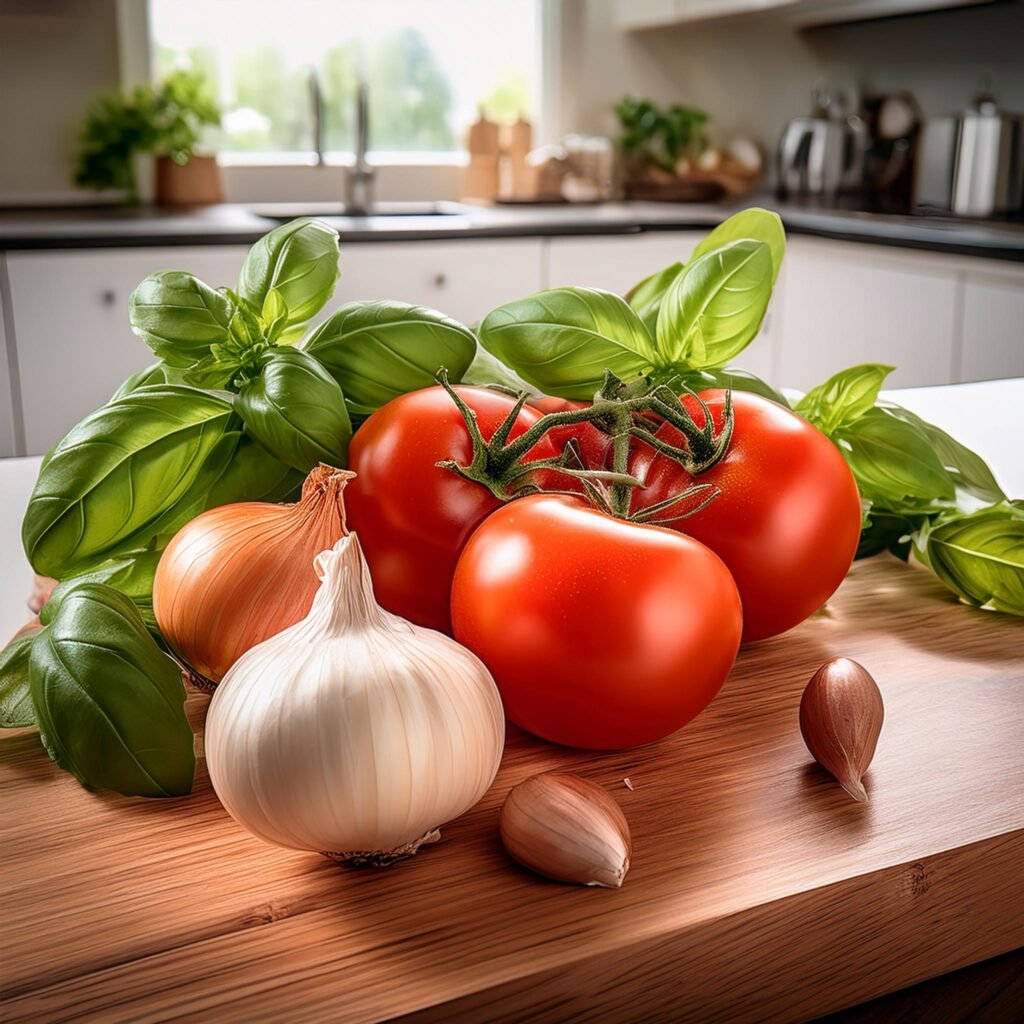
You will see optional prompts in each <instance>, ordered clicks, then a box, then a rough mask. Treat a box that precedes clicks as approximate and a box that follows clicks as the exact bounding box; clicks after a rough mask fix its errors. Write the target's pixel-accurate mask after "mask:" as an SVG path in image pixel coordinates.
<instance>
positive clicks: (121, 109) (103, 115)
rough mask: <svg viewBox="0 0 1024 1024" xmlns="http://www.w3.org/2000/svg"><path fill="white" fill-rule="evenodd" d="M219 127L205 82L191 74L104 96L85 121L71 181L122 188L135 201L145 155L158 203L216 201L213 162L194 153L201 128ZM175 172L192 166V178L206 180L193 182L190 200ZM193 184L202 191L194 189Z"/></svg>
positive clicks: (174, 75)
mask: <svg viewBox="0 0 1024 1024" xmlns="http://www.w3.org/2000/svg"><path fill="white" fill-rule="evenodd" d="M219 123H220V109H219V108H218V106H217V104H216V102H215V101H214V100H213V98H212V96H211V94H210V92H209V90H208V87H207V84H206V81H205V79H204V78H203V77H202V76H201V75H198V74H196V73H195V72H192V71H185V70H180V71H173V72H171V73H170V74H169V75H167V76H166V78H164V79H163V81H161V82H159V83H157V84H155V85H140V86H137V87H136V88H134V89H132V90H131V91H130V92H126V93H122V94H117V95H112V96H104V97H102V98H101V99H100V100H99V101H98V102H97V103H96V105H95V106H94V107H93V109H92V110H91V111H90V112H89V115H88V117H87V118H86V121H85V126H84V128H83V131H82V137H81V142H80V144H79V150H78V158H77V163H76V167H75V173H74V182H75V184H76V185H80V186H82V187H84V188H92V189H97V190H100V189H123V190H124V191H125V192H127V194H128V197H129V199H130V201H132V202H135V201H137V200H138V182H137V181H136V176H135V157H136V156H137V155H139V154H148V155H152V156H155V157H156V158H157V161H158V167H157V194H158V200H159V198H161V195H162V196H163V198H165V199H167V200H168V201H171V202H181V201H187V200H188V199H189V198H191V199H192V201H197V202H208V201H211V200H215V199H217V198H219V194H218V193H219V180H218V179H217V178H216V164H215V163H214V162H213V158H211V157H207V158H203V157H196V156H195V149H196V145H197V144H198V142H199V136H200V132H201V130H202V129H203V127H204V126H206V125H216V124H219ZM175 167H177V168H181V169H186V168H189V167H191V173H190V174H189V177H190V178H191V179H195V178H196V177H200V178H202V179H204V180H203V181H199V182H195V181H193V187H192V190H191V191H192V192H193V196H191V197H190V196H188V195H187V194H183V193H182V191H181V184H182V183H181V180H180V175H177V176H176V174H175V171H174V168H175ZM211 178H212V187H211ZM196 184H198V185H200V186H202V187H200V188H199V189H196V188H195V185H196ZM187 192H188V189H186V193H187Z"/></svg>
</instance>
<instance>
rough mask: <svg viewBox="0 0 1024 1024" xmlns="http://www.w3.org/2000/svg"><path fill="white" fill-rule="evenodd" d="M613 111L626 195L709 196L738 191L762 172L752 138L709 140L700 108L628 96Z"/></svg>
mask: <svg viewBox="0 0 1024 1024" xmlns="http://www.w3.org/2000/svg"><path fill="white" fill-rule="evenodd" d="M615 113H616V114H617V115H618V118H619V124H620V126H621V131H620V132H619V149H620V150H621V152H622V156H623V163H624V172H625V173H624V184H625V191H626V195H627V196H628V197H629V198H630V199H654V200H663V201H667V202H702V201H703V202H707V201H710V200H715V199H721V198H722V197H723V196H726V195H729V196H737V195H741V194H742V193H744V192H747V191H749V190H750V189H751V188H752V187H753V185H754V184H756V182H757V180H758V179H759V177H760V172H761V157H760V152H759V150H758V149H757V147H756V145H755V144H754V143H752V142H750V141H749V140H746V139H736V140H734V141H733V142H732V143H731V144H730V145H729V146H728V147H727V148H726V150H725V151H724V152H723V151H722V150H719V149H716V148H715V147H713V146H710V145H709V143H708V137H707V134H706V131H705V126H706V125H707V123H708V115H707V114H706V113H705V112H704V111H703V110H698V109H697V108H696V107H688V106H684V105H682V104H679V103H675V104H673V105H672V106H670V107H667V108H662V107H659V106H658V105H657V104H656V103H654V102H653V101H651V100H638V99H633V98H632V97H630V96H627V97H626V98H625V99H623V100H622V101H621V102H620V103H619V104H618V106H617V107H616V108H615Z"/></svg>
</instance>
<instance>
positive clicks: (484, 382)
mask: <svg viewBox="0 0 1024 1024" xmlns="http://www.w3.org/2000/svg"><path fill="white" fill-rule="evenodd" d="M462 383H463V384H477V385H479V386H481V387H489V386H494V385H497V386H498V387H500V388H504V389H505V390H507V391H511V392H516V393H520V392H523V391H526V392H527V393H532V394H533V395H537V394H538V392H537V389H536V388H533V387H531V386H530V385H529V384H527V383H526V381H525V380H523V378H522V377H520V376H519V374H518V373H516V372H515V371H514V370H510V369H509V368H508V367H507V366H506V365H505V364H504V363H503V362H501V361H500V360H499V359H497V358H495V357H494V356H492V355H491V353H490V352H488V351H487V349H485V348H484V347H483V345H481V344H480V343H479V342H477V346H476V355H475V356H474V357H473V362H471V363H470V364H469V367H468V369H467V370H466V372H465V373H464V374H463V375H462Z"/></svg>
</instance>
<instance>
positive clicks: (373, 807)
mask: <svg viewBox="0 0 1024 1024" xmlns="http://www.w3.org/2000/svg"><path fill="white" fill-rule="evenodd" d="M315 568H316V572H317V575H318V576H319V577H320V579H321V581H322V582H321V584H320V589H319V590H318V591H317V594H316V597H315V598H314V600H313V606H312V608H311V609H310V611H309V614H308V615H307V616H306V618H305V619H303V620H302V621H301V622H298V623H296V624H295V625H294V626H291V627H290V628H288V629H286V630H284V631H283V632H281V633H279V634H277V636H274V637H272V638H271V639H269V640H266V641H264V642H263V643H261V644H259V645H258V646H257V647H254V648H253V649H252V650H250V651H249V652H248V653H247V654H245V655H243V656H242V657H241V658H240V659H239V660H238V661H237V662H236V663H235V665H234V667H233V668H232V669H231V670H230V671H229V672H228V673H227V675H226V676H225V677H224V679H223V681H222V682H221V684H220V686H219V687H218V688H217V690H216V692H215V694H214V697H213V700H212V702H211V704H210V709H209V713H208V715H207V719H206V761H207V765H208V767H209V771H210V779H211V780H212V782H213V787H214V789H215V790H216V791H217V795H218V796H219V797H220V799H221V802H222V803H223V804H224V806H225V807H226V808H227V810H228V812H229V813H230V814H231V816H232V817H233V818H234V819H235V820H236V821H238V822H239V823H240V824H241V825H243V826H245V827H246V828H247V829H249V831H250V832H252V833H254V834H255V835H256V836H258V837H259V838H261V839H264V840H266V841H267V842H269V843H274V844H276V845H278V846H285V847H289V848H291V849H296V850H315V851H318V852H321V853H324V854H326V855H327V856H329V857H334V858H336V859H338V860H342V861H350V862H356V863H359V862H369V863H375V864H383V863H387V862H389V861H391V860H395V859H397V858H399V857H403V856H408V855H409V854H412V853H415V852H416V850H417V849H418V848H419V846H420V845H421V844H423V843H425V842H433V841H435V840H436V839H437V838H438V833H437V828H438V826H439V825H443V824H444V823H445V822H448V821H450V820H452V819H453V818H457V817H458V816H459V815H460V814H462V813H463V812H465V811H467V810H469V808H470V807H472V806H473V805H474V804H475V803H477V801H479V800H480V798H481V797H482V796H483V795H484V793H486V792H487V790H488V788H489V787H490V785H491V783H492V782H493V781H494V776H495V774H496V773H497V770H498V764H499V763H500V761H501V754H502V749H503V746H504V739H505V720H504V715H503V712H502V707H501V699H500V697H499V696H498V690H497V687H496V686H495V684H494V680H493V679H492V678H491V674H490V673H489V672H488V671H487V669H486V668H485V667H484V665H483V663H482V662H481V661H480V660H479V659H478V658H477V657H476V656H475V655H474V654H472V653H471V652H470V651H468V650H466V649H465V648H464V647H462V646H460V645H459V644H457V643H456V642H455V641H454V640H451V639H449V638H448V637H446V636H443V635H442V634H441V633H437V632H435V631H434V630H432V629H425V628H423V627H420V626H414V625H413V624H412V623H410V622H407V621H406V620H405V619H402V618H399V617H398V616H397V615H392V614H391V613H390V612H387V611H385V610H384V609H383V608H381V607H380V606H379V605H378V604H377V603H376V601H375V600H374V597H373V587H372V584H371V581H370V574H369V570H368V569H367V566H366V562H365V560H364V558H363V553H362V551H361V549H360V547H359V541H358V539H357V538H356V535H355V534H348V535H346V536H345V537H343V538H342V539H341V540H340V541H339V542H338V543H337V544H336V545H335V546H334V548H332V549H331V550H329V551H325V552H323V553H321V554H320V555H318V556H317V558H316V561H315Z"/></svg>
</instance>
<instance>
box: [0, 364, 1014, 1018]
mask: <svg viewBox="0 0 1024 1024" xmlns="http://www.w3.org/2000/svg"><path fill="white" fill-rule="evenodd" d="M891 397H893V398H895V399H897V400H899V401H901V402H903V403H904V404H906V405H907V406H909V407H911V408H913V409H915V410H917V411H919V412H921V413H922V414H923V415H926V416H930V417H932V418H934V419H936V420H937V421H938V422H939V423H941V424H942V425H943V426H945V427H947V428H948V429H950V430H952V431H953V432H954V433H956V434H957V435H958V436H960V437H962V439H963V440H964V441H965V442H967V443H969V444H975V445H977V447H978V448H979V450H980V451H981V452H982V454H984V455H985V456H986V457H987V458H989V459H990V460H991V461H992V463H993V465H994V467H995V469H996V471H997V473H998V474H999V475H1000V476H1001V478H1002V481H1003V482H1004V483H1005V484H1006V486H1007V487H1008V488H1010V489H1011V490H1013V491H1015V492H1016V493H1020V490H1021V488H1022V485H1024V465H1022V458H1021V454H1020V451H1019V447H1014V445H1013V441H1012V440H1010V439H1009V437H1010V434H1011V428H1012V426H1013V424H1014V423H1015V422H1016V416H1017V410H1018V409H1019V407H1020V404H1021V402H1022V401H1024V380H1016V381H1006V382H1000V383H997V384H982V385H973V386H959V387H952V388H937V389H925V390H922V391H918V392H913V391H905V392H894V393H892V395H891ZM982 411H984V412H985V413H986V416H985V417H980V416H979V415H978V414H979V413H980V412H982ZM936 412H938V413H939V415H936ZM979 419H985V420H987V421H988V422H987V423H984V422H978V420H979ZM1001 431H1005V434H1002V433H1001ZM36 465H37V460H14V461H12V462H10V463H6V464H5V463H0V479H3V486H4V494H5V497H6V498H7V501H5V503H4V507H3V508H2V509H0V514H2V515H3V516H5V517H6V518H4V519H3V520H2V521H0V522H2V529H0V554H2V555H3V558H4V564H3V570H4V571H3V572H2V573H0V579H3V580H4V586H5V588H6V589H7V590H8V591H9V590H11V588H13V587H15V586H16V585H17V584H16V580H17V577H18V573H16V572H9V571H7V570H8V569H10V568H13V567H14V563H13V562H12V561H11V557H10V556H11V550H12V547H13V546H14V545H16V532H17V531H16V519H17V518H18V513H19V510H20V508H21V507H22V505H23V503H24V498H25V495H26V493H27V489H28V487H29V486H30V482H31V476H32V475H33V473H34V470H35V466H36ZM9 484H11V485H13V489H12V487H9V486H8V485H9ZM4 623H5V624H6V620H4ZM1022 630H1024V623H1022V622H1020V621H1019V620H1016V619H1014V618H1012V617H1011V616H1004V615H996V614H993V613H988V612H983V611H980V610H977V609H972V608H966V607H964V606H961V605H958V604H957V603H956V602H955V600H954V599H953V598H952V596H951V595H950V594H949V592H948V591H946V590H944V589H943V588H942V586H941V585H940V584H938V582H937V581H936V580H935V579H934V578H933V577H932V576H931V575H930V574H928V573H926V572H924V571H921V570H915V569H914V568H912V567H909V566H906V565H903V564H902V563H899V562H898V561H896V560H895V559H892V558H890V557H887V556H880V557H878V558H874V559H869V560H867V561H865V562H860V563H858V564H857V565H856V566H854V568H853V570H852V571H851V573H850V576H849V577H848V579H847V580H846V581H845V582H844V583H843V585H842V586H841V588H840V589H839V591H838V592H837V594H836V595H835V597H834V598H833V599H832V600H831V601H830V602H829V604H828V606H827V608H826V609H825V610H824V611H823V612H822V613H820V614H819V615H816V616H813V617H812V618H811V619H809V620H807V621H806V622H805V623H803V624H801V625H800V626H799V627H797V628H796V629H794V630H792V631H791V632H790V633H787V634H786V635H785V636H782V637H777V638H775V639H773V640H770V641H765V642H763V643H760V644H754V645H751V646H749V647H747V648H745V649H744V650H743V651H741V653H740V656H739V659H738V660H737V664H736V667H735V669H734V670H733V672H732V674H731V675H730V677H729V680H728V681H727V683H726V685H725V687H724V688H723V690H722V693H721V695H720V696H719V697H718V698H717V699H716V700H715V701H714V703H713V704H712V705H711V707H709V708H708V710H707V711H705V712H704V713H703V714H702V715H700V716H699V718H698V719H697V720H696V721H694V722H693V723H691V724H690V725H689V726H687V727H686V728H685V729H683V730H681V731H680V732H679V733H677V734H676V735H675V736H673V737H670V738H669V739H668V740H665V741H663V742H661V743H658V744H653V745H651V746H648V747H644V748H640V749H638V750H632V751H626V752H621V753H607V754H602V753H595V752H584V751H570V750H565V749H561V748H557V747H553V746H551V745H548V744H544V743H541V742H539V741H536V740H533V739H531V738H530V737H528V736H525V735H524V734H522V733H520V732H519V731H518V730H516V729H510V731H509V737H508V744H507V749H506V753H505V758H504V761H503V764H502V768H501V771H500V773H499V775H498V778H497V780H496V782H495V785H494V786H493V787H492V789H491V790H490V792H489V793H488V795H487V796H486V797H485V799H484V800H483V802H482V803H481V804H479V805H478V806H477V807H475V808H474V809H473V810H472V811H471V812H470V813H469V814H467V815H466V816H464V817H463V818H461V819H460V820H459V821H457V822H455V823H453V824H452V825H450V826H446V827H445V828H444V829H443V830H442V833H443V834H442V841H441V842H440V843H439V844H438V845H436V846H433V847H430V848H428V849H425V850H424V851H423V852H421V853H420V854H418V855H417V856H416V857H415V858H412V859H411V860H409V861H406V862H403V863H401V864H398V865H396V866H394V867H392V868H389V869H387V870H375V869H363V870H344V869H341V868H339V867H337V866H336V865H334V864H333V863H331V862H329V861H327V860H325V859H324V858H320V857H316V856H313V855H307V854H300V853H295V852H291V851H285V850H280V849H276V848H273V847H269V846H266V845H264V844H262V843H260V842H259V841H258V840H256V839H255V838H253V837H252V836H250V835H249V834H248V833H246V832H245V831H243V830H242V829H241V828H239V827H238V826H237V825H236V824H235V823H234V822H233V821H232V820H231V819H230V818H229V817H228V816H227V815H226V814H225V813H224V811H223V810H222V808H221V807H220V805H219V804H218V802H217V800H216V797H215V795H214V793H213V791H212V788H211V786H210V783H209V779H208V776H207V774H206V771H205V765H204V763H203V760H202V756H201V752H202V745H201V740H200V741H199V748H198V750H199V753H200V757H199V766H198V770H197V776H196V784H195V789H194V791H193V793H192V795H191V796H189V797H188V798H184V799H180V800H173V801H160V800H153V801H145V800H127V799H124V798H121V797H117V796H115V795H112V794H90V793H87V792H86V791H85V790H83V789H82V788H81V787H80V786H79V785H78V784H77V783H76V782H75V781H74V780H73V779H72V778H71V777H69V776H68V775H66V774H63V773H61V772H60V771H58V770H57V769H56V767H55V766H54V765H52V764H51V763H50V761H49V760H48V759H47V757H46V754H45V753H44V752H43V751H42V750H41V749H40V747H39V744H38V740H37V739H36V737H35V736H34V735H32V734H31V733H30V732H28V731H13V732H11V733H8V734H7V735H6V736H4V737H3V738H2V739H0V804H2V806H3V808H4V815H3V824H2V826H0V828H2V834H3V844H4V864H5V868H6V870H5V871H4V873H3V883H2V887H0V899H2V901H3V906H4V915H5V916H4V928H5V938H6V939H7V942H6V944H5V946H6V948H5V955H4V957H3V961H2V965H0V999H2V1000H3V1003H2V1009H3V1013H2V1014H0V1015H2V1016H3V1018H4V1020H5V1021H10V1022H11V1024H14V1022H26V1024H28V1022H31V1024H40V1022H51V1021H52V1022H56V1021H65V1020H70V1019H74V1020H76V1021H82V1022H87V1021H97V1022H99V1021H102V1022H104V1024H116V1022H137V1021H149V1022H157V1021H171V1020H188V1021H189V1022H190V1024H196V1022H204V1021H211V1022H213V1021H216V1022H218V1024H225V1022H236V1021H237V1022H240V1024H241V1022H245V1024H253V1022H259V1021H277V1020H303V1021H308V1022H313V1021H325V1022H326V1021H330V1022H332V1024H339V1022H353V1024H355V1022H364V1021H382V1020H392V1019H401V1020H417V1021H420V1020H422V1021H451V1020H494V1021H499V1020H509V1021H511V1020H527V1019H528V1020H536V1021H552V1022H553V1021H571V1020H579V1019H583V1018H585V1019H587V1020H590V1021H595V1022H605V1021H606V1022H609V1024H611V1022H616V1024H625V1022H629V1021H662V1020H664V1021H670V1020H678V1019H680V1017H681V1016H686V1017H687V1018H692V1019H695V1020H729V1021H740V1022H742V1021H754V1020H765V1019H769V1018H770V1019H772V1020H778V1021H798V1020H807V1019H812V1018H814V1017H816V1016H818V1015H821V1014H824V1013H829V1012H833V1011H836V1010H839V1009H842V1008H844V1007H847V1006H850V1005H853V1004H857V1003H860V1002H862V1001H864V1000H868V999H872V998H874V997H876V996H879V995H881V994H883V993H887V992H891V991H893V990H896V989H899V988H903V987H905V986H907V985H912V984H915V983H917V982H920V981H922V980H925V979H927V978H932V977H935V976H937V975H940V974H944V973H946V972H949V971H952V970H956V969H958V968H960V967H963V966H966V965H968V964H971V963H976V962H978V961H981V960H984V959H988V958H991V957H995V956H998V955H1000V954H1003V953H1005V952H1008V951H1009V950H1012V949H1015V948H1017V947H1020V946H1021V945H1022V944H1024V919H1022V918H1021V916H1020V913H1019V897H1020V882H1019V879H1020V878H1021V876H1022V873H1024V804H1022V801H1021V792H1022V788H1024V749H1022V747H1021V745H1020V742H1019V739H1020V734H1021V730H1022V729H1024V702H1022V701H1021V700H1020V693H1019V686H1018V685H1017V684H1018V683H1019V674H1020V638H1021V633H1022ZM839 655H845V656H849V657H854V658H856V659H858V660H859V661H861V662H863V663H864V664H865V665H866V666H868V667H869V669H870V670H871V672H872V673H873V675H874V676H875V677H876V679H877V681H878V684H879V687H880V688H881V690H882V693H883V696H884V700H885V704H886V722H885V726H884V729H883V731H882V735H881V739H880V742H879V745H878V751H877V754H876V757H875V760H874V762H873V764H872V766H871V769H870V771H869V773H868V775H867V780H866V782H867V787H868V791H869V793H870V803H868V804H858V803H855V802H853V801H851V800H850V799H849V797H848V796H846V794H845V793H843V791H842V790H841V789H840V788H839V786H838V785H836V784H835V782H834V781H833V780H832V779H831V778H830V777H828V776H827V775H826V774H825V773H824V772H823V771H822V770H820V769H818V768H817V767H815V766H814V765H813V764H812V762H811V760H810V758H809V756H808V754H807V751H806V749H805V748H804V746H803V743H802V741H801V739H800V734H799V730H798V727H797V709H798V706H799V700H800V693H801V690H802V688H803V685H804V683H805V682H806V680H807V678H808V677H809V676H810V674H811V672H812V671H813V670H814V669H815V668H816V667H817V666H818V665H819V664H820V663H821V662H822V661H823V660H825V659H826V658H829V657H834V656H839ZM207 703H208V698H206V697H204V696H202V695H199V694H195V693H193V694H192V695H191V696H190V697H189V700H188V704H187V708H188V711H189V714H190V717H191V721H192V723H193V727H194V729H195V730H196V732H197V734H198V735H200V736H201V733H202V722H203V717H204V715H205V711H206V706H207ZM545 770H571V771H577V772H580V773H582V774H583V775H585V776H587V777H589V778H591V779H593V780H594V781H596V782H598V783H599V784H601V785H602V786H604V787H605V788H606V789H607V790H608V792H609V793H611V794H612V795H613V797H614V798H615V799H616V800H617V801H618V802H619V804H620V805H621V807H622V809H623V811H624V813H625V815H626V817H627V818H628V820H629V822H630V826H631V829H632V833H633V850H634V857H633V865H632V867H631V870H630V873H629V876H628V877H627V879H626V882H625V885H624V886H623V888H622V889H621V890H616V891H608V890H589V889H581V888H574V887H570V886H562V885H558V884H556V883H551V882H545V881H543V880H540V879H538V878H536V877H533V876H531V875H529V874H528V873H526V872H525V871H523V870H520V869H518V868H517V867H515V866H514V865H513V864H511V863H510V862H509V860H508V858H507V857H506V856H505V854H504V853H503V852H502V850H501V848H500V846H499V844H498V841H497V838H496V820H497V810H498V806H499V804H500V802H501V800H502V798H503V797H504V795H505V793H506V792H507V791H508V789H509V787H511V786H513V785H515V784H517V783H518V782H520V781H522V780H523V779H524V778H526V777H527V776H529V775H531V774H533V773H535V772H538V771H545ZM625 778H628V779H629V780H630V785H629V786H628V787H627V786H626V785H624V779H625Z"/></svg>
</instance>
